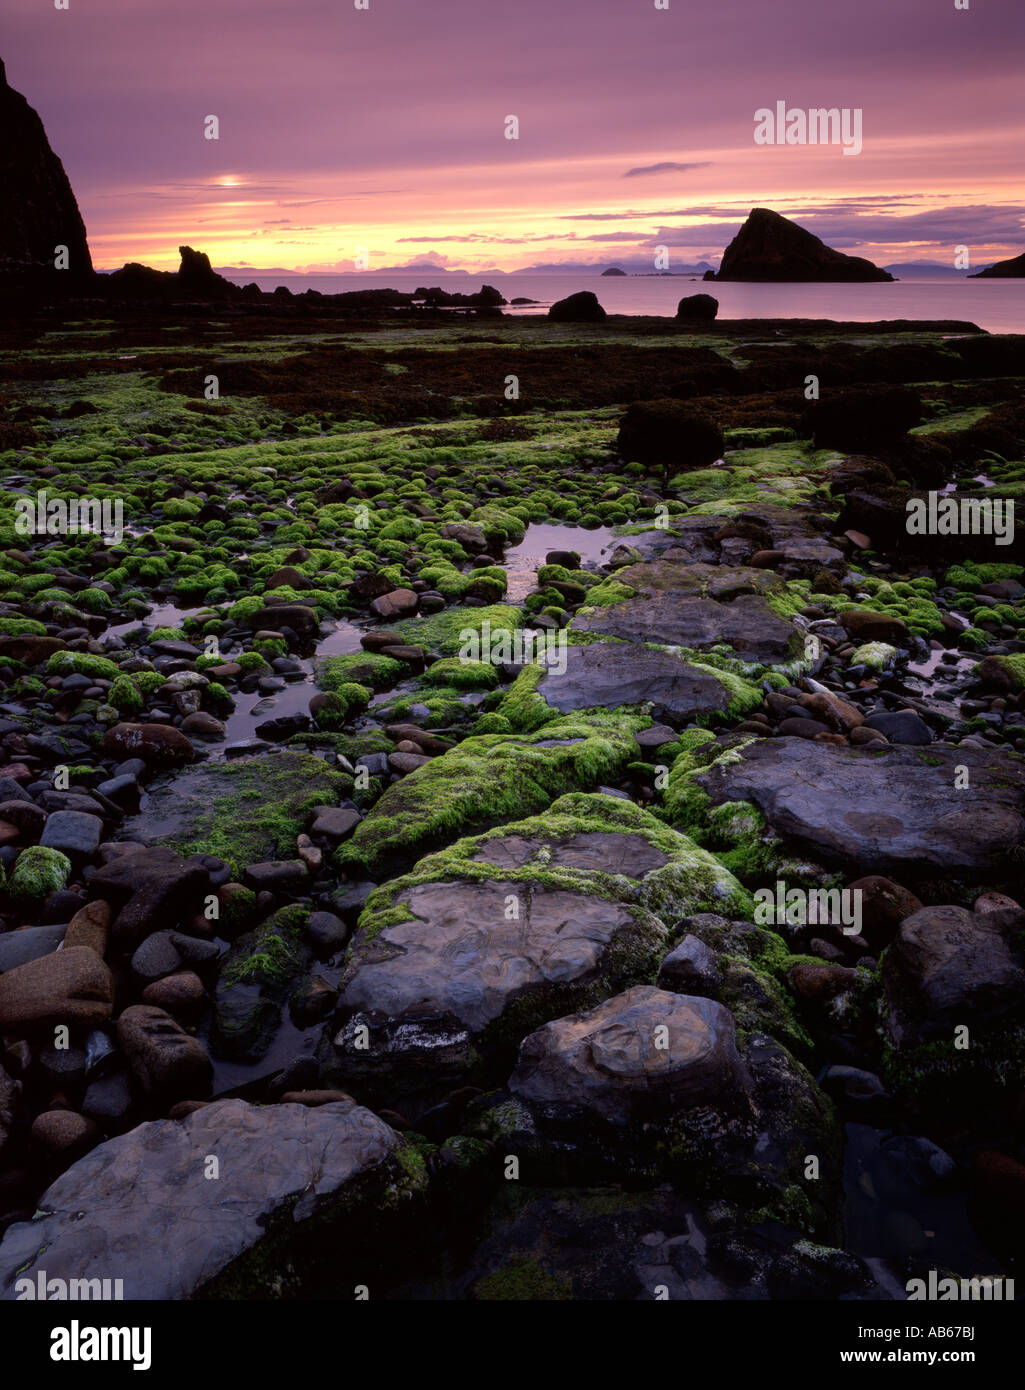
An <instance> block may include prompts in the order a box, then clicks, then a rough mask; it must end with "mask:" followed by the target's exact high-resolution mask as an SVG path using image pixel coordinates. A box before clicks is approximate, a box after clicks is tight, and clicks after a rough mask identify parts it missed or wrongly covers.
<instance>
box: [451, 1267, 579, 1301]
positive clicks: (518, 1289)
mask: <svg viewBox="0 0 1025 1390" xmlns="http://www.w3.org/2000/svg"><path fill="white" fill-rule="evenodd" d="M473 1297H474V1298H475V1299H477V1300H479V1301H483V1302H512V1301H518V1302H534V1303H552V1302H556V1301H560V1300H566V1299H572V1297H573V1286H572V1284H571V1283H570V1281H569V1280H568V1279H566V1278H560V1277H559V1276H557V1275H555V1274H551V1273H549V1271H548V1270H546V1269H543V1268H542V1267H541V1265H539V1264H538V1263H537V1261H536V1260H513V1261H511V1262H510V1263H509V1264H507V1265H503V1266H502V1268H501V1269H496V1270H494V1271H493V1272H492V1273H491V1274H486V1275H485V1276H484V1278H483V1279H478V1281H477V1283H476V1284H475V1285H474V1288H473Z"/></svg>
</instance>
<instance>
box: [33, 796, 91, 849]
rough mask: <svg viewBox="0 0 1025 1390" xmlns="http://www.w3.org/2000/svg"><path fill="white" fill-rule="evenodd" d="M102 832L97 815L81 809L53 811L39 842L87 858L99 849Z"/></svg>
mask: <svg viewBox="0 0 1025 1390" xmlns="http://www.w3.org/2000/svg"><path fill="white" fill-rule="evenodd" d="M97 809H99V808H98V807H97ZM102 833H103V821H102V819H101V818H100V817H99V816H93V815H87V814H85V813H83V812H82V811H54V812H53V814H52V815H51V816H48V817H47V821H46V825H45V826H44V827H43V833H42V835H41V836H40V837H39V843H40V844H41V845H45V846H46V847H47V848H48V849H59V850H60V851H61V852H62V853H64V854H77V855H82V856H83V857H84V858H88V857H89V856H90V855H93V854H95V853H96V851H97V850H98V849H99V847H100V836H101V835H102Z"/></svg>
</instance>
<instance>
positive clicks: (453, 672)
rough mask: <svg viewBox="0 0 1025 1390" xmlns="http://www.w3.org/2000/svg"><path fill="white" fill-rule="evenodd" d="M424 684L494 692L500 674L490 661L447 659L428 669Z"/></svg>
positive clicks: (459, 658) (456, 657) (455, 657)
mask: <svg viewBox="0 0 1025 1390" xmlns="http://www.w3.org/2000/svg"><path fill="white" fill-rule="evenodd" d="M423 683H424V684H425V685H442V686H450V687H451V688H453V689H455V690H494V689H495V688H496V687H497V685H498V672H497V671H496V669H495V668H494V666H492V665H491V663H490V662H488V661H469V660H465V659H464V658H462V657H458V656H454V657H447V658H445V659H443V660H442V661H436V662H435V663H434V665H433V666H429V667H428V668H427V671H426V673H425V674H424V676H423Z"/></svg>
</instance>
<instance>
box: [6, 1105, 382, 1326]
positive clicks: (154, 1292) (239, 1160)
mask: <svg viewBox="0 0 1025 1390" xmlns="http://www.w3.org/2000/svg"><path fill="white" fill-rule="evenodd" d="M400 1142H401V1141H400V1138H399V1136H398V1135H397V1134H396V1133H395V1131H394V1130H392V1129H390V1128H389V1126H388V1125H386V1124H385V1122H384V1121H383V1120H380V1119H378V1117H377V1116H376V1115H374V1114H372V1113H371V1112H370V1111H369V1110H366V1109H364V1108H363V1107H362V1106H359V1105H356V1104H355V1103H349V1102H344V1101H335V1102H332V1103H330V1104H328V1105H322V1106H319V1107H316V1108H313V1109H311V1108H309V1107H307V1106H304V1105H296V1104H286V1105H272V1106H254V1105H249V1104H247V1103H246V1102H245V1101H241V1100H222V1101H215V1102H214V1103H213V1104H211V1105H207V1106H204V1107H203V1108H202V1109H200V1110H196V1111H194V1112H193V1113H192V1114H191V1115H188V1116H187V1117H186V1118H185V1119H184V1120H180V1121H179V1120H153V1121H150V1122H149V1123H147V1124H142V1125H139V1126H138V1127H137V1128H136V1129H133V1130H131V1131H130V1132H129V1133H128V1134H123V1135H120V1136H118V1137H117V1138H115V1139H109V1140H108V1141H107V1142H106V1143H105V1144H101V1145H100V1146H99V1147H98V1148H96V1149H93V1151H92V1152H91V1153H89V1154H87V1155H86V1156H85V1157H84V1158H82V1159H80V1160H79V1161H78V1162H77V1163H75V1164H74V1165H73V1166H72V1167H71V1168H69V1169H68V1171H67V1172H66V1173H63V1174H62V1175H61V1176H60V1177H59V1178H58V1179H57V1181H56V1182H55V1183H53V1185H52V1186H51V1187H50V1188H49V1189H48V1190H47V1191H46V1192H45V1193H44V1194H43V1196H42V1197H41V1198H40V1199H39V1202H38V1209H39V1214H38V1215H37V1217H36V1219H35V1220H33V1221H32V1222H22V1223H19V1224H17V1225H14V1226H12V1227H10V1228H9V1230H8V1231H7V1233H6V1235H5V1237H4V1239H3V1242H2V1243H0V1299H3V1300H10V1299H13V1298H14V1297H15V1280H16V1279H18V1278H22V1277H26V1278H29V1279H32V1280H33V1281H34V1280H35V1277H36V1272H37V1270H38V1269H45V1271H46V1273H47V1276H48V1277H49V1278H51V1279H54V1278H57V1279H103V1278H108V1279H123V1280H124V1295H125V1298H126V1299H153V1300H157V1299H159V1300H181V1299H187V1298H190V1297H191V1296H192V1295H194V1294H195V1293H197V1292H198V1291H199V1290H201V1289H202V1288H203V1286H204V1285H205V1284H207V1283H209V1282H210V1280H212V1279H214V1278H215V1277H216V1276H217V1275H218V1274H220V1273H221V1272H222V1271H223V1270H225V1269H226V1268H227V1267H228V1266H229V1265H230V1264H231V1263H232V1261H234V1260H236V1259H238V1258H239V1257H240V1256H241V1255H243V1254H245V1253H246V1252H248V1251H252V1250H253V1249H254V1248H255V1247H257V1246H258V1245H259V1244H260V1243H261V1241H263V1239H264V1238H265V1236H266V1234H267V1228H268V1226H269V1224H270V1223H271V1221H272V1220H273V1219H274V1218H275V1217H280V1216H287V1217H288V1220H289V1224H292V1223H294V1224H295V1226H296V1227H299V1226H300V1225H301V1224H302V1223H303V1222H306V1221H308V1220H309V1219H310V1218H311V1217H314V1216H316V1215H319V1214H321V1213H323V1212H324V1211H325V1209H330V1208H331V1207H332V1206H334V1205H336V1204H338V1203H340V1202H341V1201H342V1200H344V1198H345V1195H346V1192H347V1189H350V1188H351V1186H352V1185H353V1184H355V1183H356V1182H357V1181H358V1180H360V1179H362V1178H366V1177H367V1176H368V1175H369V1174H370V1173H371V1172H372V1170H374V1169H375V1168H377V1166H378V1165H380V1164H385V1163H387V1161H388V1160H390V1159H391V1158H392V1156H393V1155H394V1153H395V1151H396V1149H397V1148H398V1147H399V1144H400ZM209 1155H213V1156H214V1157H216V1158H217V1159H218V1160H219V1169H220V1177H219V1178H218V1179H217V1181H209V1180H205V1179H204V1177H203V1173H204V1167H205V1164H206V1160H207V1157H208V1156H209ZM390 1169H391V1164H389V1165H388V1168H386V1169H382V1181H383V1178H384V1175H385V1174H386V1173H388V1172H389V1171H390ZM296 1198H298V1201H296Z"/></svg>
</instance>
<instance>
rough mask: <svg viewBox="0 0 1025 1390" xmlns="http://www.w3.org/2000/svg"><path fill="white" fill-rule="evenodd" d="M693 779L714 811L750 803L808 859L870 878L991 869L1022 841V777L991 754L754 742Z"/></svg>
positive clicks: (1002, 756) (1012, 764)
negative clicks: (959, 778)
mask: <svg viewBox="0 0 1025 1390" xmlns="http://www.w3.org/2000/svg"><path fill="white" fill-rule="evenodd" d="M962 766H963V767H966V768H967V769H968V783H969V785H968V786H966V787H964V788H961V789H958V790H955V779H956V769H957V768H958V767H962ZM696 781H697V784H698V785H699V786H700V787H701V788H703V790H704V791H705V792H706V793H707V794H708V795H709V797H710V798H711V800H712V802H713V803H714V804H715V805H719V804H720V803H722V802H725V801H749V802H752V803H753V804H754V805H755V806H757V807H758V809H759V810H760V811H761V812H762V814H763V815H764V816H765V818H766V820H767V821H768V823H769V825H770V827H771V828H772V829H773V830H775V831H776V832H777V833H778V834H779V835H782V836H784V837H790V838H793V839H795V840H797V841H798V842H799V844H800V845H801V846H802V847H803V848H805V849H806V850H808V851H810V852H813V853H814V854H815V856H816V857H821V858H823V859H825V860H828V861H830V862H834V863H835V862H839V863H841V864H846V863H851V862H852V863H854V864H856V865H859V866H863V867H864V868H865V869H867V870H871V871H876V872H879V871H881V872H888V871H899V870H900V869H905V868H915V869H918V870H922V871H924V870H925V869H936V868H940V869H944V870H954V869H973V870H979V871H982V870H995V869H997V868H999V867H1000V866H1001V865H1002V864H1003V863H1004V862H1005V860H1006V856H1007V855H1008V854H1010V853H1011V852H1012V851H1013V850H1014V849H1015V848H1016V847H1017V846H1019V845H1020V844H1021V843H1022V841H1023V840H1025V769H1023V768H1022V765H1021V764H1020V763H1019V762H1018V761H1016V760H1015V759H1014V758H1012V757H1009V756H1008V754H1007V753H1005V752H1003V751H1002V750H999V749H980V748H969V747H967V746H966V745H964V744H961V745H958V746H951V745H948V744H942V743H933V744H931V745H930V747H929V749H928V751H926V750H925V749H918V748H908V747H890V746H887V745H879V744H870V745H867V746H865V747H858V748H855V747H847V748H840V747H836V746H834V745H832V744H828V743H820V742H815V743H808V742H806V741H805V740H803V739H796V738H767V739H757V740H755V741H753V742H751V743H749V744H747V745H746V746H745V747H743V748H742V749H741V750H739V756H738V757H736V758H734V759H732V760H731V759H730V758H724V759H722V760H719V761H717V762H715V763H713V764H711V766H710V767H708V768H707V769H706V770H705V771H703V772H698V773H697V774H696Z"/></svg>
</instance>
